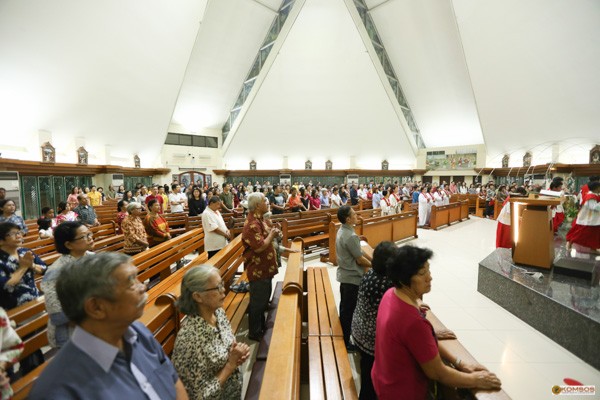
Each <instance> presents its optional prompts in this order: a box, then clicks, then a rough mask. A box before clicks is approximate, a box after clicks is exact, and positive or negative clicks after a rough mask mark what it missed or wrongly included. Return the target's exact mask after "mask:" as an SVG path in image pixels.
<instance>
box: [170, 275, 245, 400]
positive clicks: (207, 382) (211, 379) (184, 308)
mask: <svg viewBox="0 0 600 400" xmlns="http://www.w3.org/2000/svg"><path fill="white" fill-rule="evenodd" d="M224 299H225V287H224V285H223V280H222V279H221V276H220V275H219V270H218V269H216V268H215V267H213V266H210V265H201V266H198V267H192V268H190V270H189V271H187V272H186V273H185V275H184V276H183V280H182V281H181V296H180V297H179V301H178V306H179V309H180V311H181V312H182V313H184V314H187V318H186V319H185V320H184V321H183V324H182V327H181V329H180V330H179V332H178V333H177V339H175V347H174V349H173V355H172V357H171V360H172V361H173V365H174V366H175V369H176V370H177V373H178V374H179V377H180V378H181V381H182V382H183V385H184V386H185V389H186V391H187V393H188V396H189V398H190V399H205V400H206V399H240V398H241V396H242V373H241V371H240V369H239V366H240V365H242V364H243V363H244V362H245V361H246V360H247V359H248V356H249V355H250V348H249V347H248V345H246V344H244V343H237V342H236V341H235V336H234V334H233V332H232V330H231V325H230V324H229V321H228V320H227V316H226V315H225V311H224V310H223V308H222V307H223V300H224Z"/></svg>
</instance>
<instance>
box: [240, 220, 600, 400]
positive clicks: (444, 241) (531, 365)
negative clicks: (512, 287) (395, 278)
mask: <svg viewBox="0 0 600 400" xmlns="http://www.w3.org/2000/svg"><path fill="white" fill-rule="evenodd" d="M495 233H496V222H495V221H490V220H486V219H480V218H476V217H472V218H471V219H470V220H469V221H465V222H462V223H459V224H456V225H453V226H451V227H448V228H445V229H441V230H439V231H430V230H422V229H419V232H418V234H419V238H418V239H415V240H412V241H410V242H409V243H411V244H414V245H418V246H421V247H429V248H430V249H432V250H433V251H434V258H433V259H432V260H431V271H432V275H433V289H432V291H431V293H429V294H427V295H426V296H425V298H424V301H425V302H426V303H428V304H429V305H430V306H431V309H432V310H433V311H434V312H435V314H436V315H437V316H438V318H439V319H440V320H441V321H442V322H443V323H444V324H445V325H446V326H447V327H448V328H449V329H452V330H454V331H455V333H456V334H457V336H458V338H459V339H460V341H461V343H462V344H463V345H464V346H465V347H466V348H467V350H469V352H470V353H471V354H473V356H474V357H475V358H476V359H477V360H478V361H479V362H480V363H482V364H484V365H485V366H486V367H487V368H488V369H489V370H491V371H493V372H495V373H496V374H497V375H498V376H499V377H500V379H501V380H502V383H503V388H504V390H505V391H506V392H507V393H508V394H509V395H510V396H511V397H512V398H513V399H515V400H520V399H526V400H530V399H531V400H538V399H547V398H548V399H549V398H556V396H554V395H553V394H552V393H551V388H552V386H554V385H562V384H564V382H563V379H564V378H572V379H575V380H578V381H580V382H582V383H583V384H586V385H596V390H597V393H599V394H597V395H596V396H585V397H582V398H587V399H593V398H600V371H598V370H596V369H594V368H593V367H591V366H590V365H588V364H586V363H585V362H583V361H582V360H581V359H579V358H578V357H576V356H575V355H573V354H572V353H570V352H569V351H567V350H566V349H564V348H563V347H561V346H559V345H558V344H556V343H554V342H553V341H552V340H550V339H548V338H547V337H546V336H544V335H542V334H541V333H539V332H538V331H536V330H535V329H533V328H531V327H530V326H529V325H527V324H526V323H525V322H523V321H521V320H520V319H518V318H517V317H515V316H514V315H512V314H511V313H509V312H508V311H506V310H504V309H503V308H502V307H500V306H498V305H496V304H495V303H494V302H492V301H490V300H489V299H487V298H486V297H485V296H483V295H481V294H480V293H478V292H477V272H478V262H479V261H480V260H482V259H483V258H485V257H486V256H487V255H488V254H489V253H491V252H492V251H493V250H494V243H495ZM305 265H306V266H310V265H323V264H322V263H321V262H320V261H319V260H318V258H313V259H310V257H307V259H306V262H305ZM329 272H330V276H331V282H332V285H334V288H333V289H334V293H335V294H336V296H338V295H339V284H338V283H337V282H336V280H335V267H333V266H331V265H329ZM282 273H283V271H281V272H280V275H279V276H278V277H277V278H276V280H281V279H282ZM337 301H338V303H339V299H338V300H337ZM573 334H574V335H576V334H577V332H573ZM598 345H599V346H600V338H598ZM351 357H354V356H351ZM351 361H352V364H353V365H354V366H355V368H358V360H357V359H352V360H351ZM247 376H248V374H246V377H247ZM357 378H358V374H355V379H357ZM357 384H358V379H357ZM571 398H573V397H571ZM575 398H578V397H575Z"/></svg>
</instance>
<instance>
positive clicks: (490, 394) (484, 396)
mask: <svg viewBox="0 0 600 400" xmlns="http://www.w3.org/2000/svg"><path fill="white" fill-rule="evenodd" d="M427 319H428V320H429V322H431V325H433V329H435V330H436V331H438V330H442V329H446V327H445V326H444V324H443V323H442V322H441V321H440V320H439V319H438V318H437V317H436V316H435V314H433V312H432V311H428V312H427ZM438 346H439V347H440V348H445V349H447V350H449V351H450V352H451V353H452V354H454V355H456V356H457V357H459V358H460V359H461V360H463V361H465V362H468V363H477V360H475V358H474V357H473V356H472V355H471V353H469V352H468V351H467V349H466V348H465V347H464V346H463V345H462V344H461V343H460V342H459V341H458V339H453V340H440V341H438ZM443 391H444V392H446V393H448V394H449V396H448V397H449V398H457V399H462V398H464V396H460V395H458V394H457V393H456V392H457V390H456V389H455V388H449V387H443ZM470 392H471V394H472V395H473V397H474V398H475V399H477V400H509V399H510V396H509V395H508V394H507V393H506V392H505V391H504V390H502V389H500V390H496V391H492V390H481V389H470ZM450 396H454V397H450Z"/></svg>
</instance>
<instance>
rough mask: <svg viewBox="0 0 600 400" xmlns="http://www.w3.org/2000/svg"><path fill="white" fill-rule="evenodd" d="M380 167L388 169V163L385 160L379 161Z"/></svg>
mask: <svg viewBox="0 0 600 400" xmlns="http://www.w3.org/2000/svg"><path fill="white" fill-rule="evenodd" d="M381 169H382V170H384V171H387V170H388V169H390V163H389V162H388V161H387V160H383V161H382V162H381Z"/></svg>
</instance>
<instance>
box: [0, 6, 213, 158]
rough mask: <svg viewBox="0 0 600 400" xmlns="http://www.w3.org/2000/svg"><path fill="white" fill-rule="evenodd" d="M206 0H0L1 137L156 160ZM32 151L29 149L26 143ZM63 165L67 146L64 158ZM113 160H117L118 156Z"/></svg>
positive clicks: (96, 154)
mask: <svg viewBox="0 0 600 400" xmlns="http://www.w3.org/2000/svg"><path fill="white" fill-rule="evenodd" d="M205 5H206V1H197V0H181V1H178V2H177V7H174V6H173V4H172V3H170V2H165V1H162V0H145V1H143V2H138V1H121V0H104V1H101V2H98V1H89V0H87V1H86V0H55V1H34V0H2V1H0V134H1V135H2V142H3V143H2V144H5V143H6V144H8V143H7V139H9V138H10V144H11V145H12V146H14V147H19V146H21V147H31V146H33V150H34V154H36V155H39V147H38V143H37V139H36V137H37V133H36V132H37V131H38V130H46V131H49V132H51V134H52V142H53V144H54V147H56V149H57V152H58V154H59V156H60V155H61V152H63V151H64V148H65V147H73V142H74V141H75V140H76V139H75V138H79V139H77V140H79V141H80V142H83V143H85V147H86V148H87V150H88V151H89V153H90V163H93V164H95V163H104V162H106V163H110V162H111V161H112V160H105V159H104V153H105V145H106V144H108V145H110V146H111V147H112V150H111V153H112V155H114V156H116V157H120V156H123V157H124V159H128V160H130V161H129V163H125V165H127V164H131V165H132V164H133V153H139V155H140V158H141V161H142V166H152V163H153V162H154V160H155V159H156V158H157V157H158V155H159V153H160V149H161V146H162V144H163V143H164V138H165V136H166V130H167V127H168V125H169V121H170V118H171V115H172V112H173V107H174V105H175V101H176V99H177V93H178V91H179V88H180V86H181V81H182V78H183V75H184V73H185V68H186V65H187V63H188V60H189V56H190V53H191V51H192V46H193V44H194V38H195V37H196V34H197V31H198V27H199V25H200V21H201V20H202V16H203V14H204V8H205ZM36 148H37V150H35V149H36ZM65 157H66V158H67V160H69V162H73V159H74V157H75V153H74V152H73V154H68V157H67V156H65ZM57 161H61V160H60V157H57ZM120 164H123V163H120Z"/></svg>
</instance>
